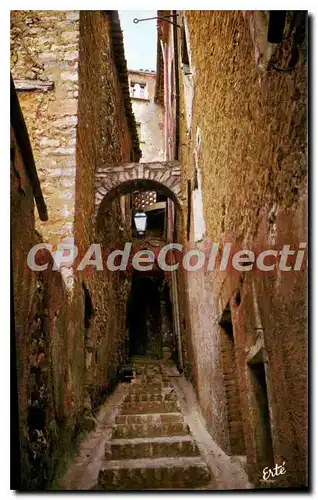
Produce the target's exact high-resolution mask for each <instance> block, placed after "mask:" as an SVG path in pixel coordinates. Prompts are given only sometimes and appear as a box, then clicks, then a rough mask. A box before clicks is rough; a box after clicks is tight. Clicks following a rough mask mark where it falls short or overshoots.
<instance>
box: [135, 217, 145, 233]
mask: <svg viewBox="0 0 318 500" xmlns="http://www.w3.org/2000/svg"><path fill="white" fill-rule="evenodd" d="M134 221H135V226H136V229H137V232H138V233H144V232H145V231H146V226H147V215H146V214H145V213H144V212H136V213H135V215H134Z"/></svg>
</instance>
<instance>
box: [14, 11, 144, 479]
mask: <svg viewBox="0 0 318 500" xmlns="http://www.w3.org/2000/svg"><path fill="white" fill-rule="evenodd" d="M11 22H12V54H11V60H12V74H13V78H14V81H15V85H16V88H19V89H20V90H19V101H20V103H21V107H22V109H23V111H24V115H25V118H26V123H27V128H28V132H29V135H30V140H31V144H32V147H33V151H34V156H35V162H36V166H37V170H38V173H39V177H40V180H41V186H42V189H43V194H44V197H45V200H46V203H47V207H48V212H49V220H48V222H45V223H43V222H42V221H39V220H36V222H34V219H37V214H34V210H33V202H32V198H31V194H30V198H29V197H27V198H24V197H23V193H22V194H21V193H20V189H21V188H20V187H19V182H20V181H19V179H20V177H21V175H20V174H19V175H16V177H15V176H14V171H13V174H12V179H13V180H12V182H14V184H13V185H14V186H15V188H16V190H17V194H16V193H15V195H14V196H15V197H16V198H14V204H13V208H12V211H13V213H14V222H13V223H14V260H15V262H17V264H15V265H14V280H15V291H17V297H16V299H15V300H16V305H17V308H18V312H17V313H16V316H17V325H18V333H17V338H18V346H17V350H18V356H19V363H20V365H19V370H20V373H19V394H20V396H19V398H20V401H19V403H20V408H21V412H22V413H21V414H22V416H21V422H22V423H21V425H22V430H21V432H22V436H23V440H24V441H23V443H26V444H23V446H24V448H25V451H24V455H25V456H26V455H27V454H28V453H29V452H30V453H33V451H30V445H29V444H28V443H29V438H28V437H27V436H26V432H27V431H26V426H27V418H28V412H29V409H28V408H29V407H28V405H29V403H28V402H27V401H28V398H29V395H30V392H32V393H34V394H35V396H34V397H35V399H34V401H35V403H34V404H35V405H38V404H40V405H42V406H43V405H44V406H43V408H44V410H43V412H42V413H41V415H42V416H43V414H44V417H43V418H44V420H45V426H47V425H48V426H49V429H51V420H52V419H53V420H54V419H55V420H56V422H57V423H56V425H55V424H54V422H53V423H52V429H53V430H52V431H46V430H43V431H42V427H41V428H39V430H40V431H41V432H40V434H39V433H37V432H35V431H34V432H35V434H34V433H33V434H32V436H33V435H34V436H35V442H36V447H37V451H36V455H35V456H36V457H37V458H36V460H37V462H36V464H37V465H36V467H35V468H34V471H33V472H32V471H29V465H28V463H27V462H28V458H26V459H25V460H26V462H25V463H24V464H23V470H24V471H25V475H26V479H25V485H26V487H27V488H32V487H36V488H38V487H39V488H43V487H44V486H47V485H48V484H49V483H50V481H51V479H52V477H53V472H57V473H58V471H59V470H60V469H59V468H60V464H58V463H57V462H55V455H54V457H51V458H52V460H51V459H49V457H46V455H45V454H46V452H47V450H49V452H48V453H51V454H57V453H58V454H59V458H60V459H61V461H63V458H64V455H63V450H65V451H67V452H70V450H71V449H72V443H73V441H74V439H73V438H75V436H76V435H78V433H79V431H81V430H83V429H88V428H91V426H92V425H94V420H93V419H92V409H93V410H94V408H95V407H96V406H98V404H99V403H100V402H101V400H102V399H103V398H104V397H105V396H106V395H107V393H108V392H109V391H110V390H111V389H112V387H113V385H114V383H116V381H117V379H116V377H117V368H118V366H119V364H120V363H121V362H122V361H123V358H124V340H125V328H126V302H127V298H128V294H129V291H130V279H129V278H127V279H126V278H125V277H123V276H119V273H113V274H112V273H110V272H108V271H104V272H102V271H96V270H95V269H93V271H92V272H90V271H91V270H92V266H88V267H87V268H86V272H85V273H78V274H77V273H76V272H73V269H72V268H71V267H69V268H65V269H64V271H65V273H64V274H63V277H64V279H65V281H66V284H67V285H68V288H67V293H66V290H65V288H64V287H63V283H62V282H61V275H60V273H58V272H56V271H55V272H52V259H49V256H48V255H47V254H46V253H45V254H44V255H40V256H39V258H43V259H44V261H46V260H47V259H49V260H50V265H49V268H48V271H47V272H43V273H42V274H40V276H39V277H35V275H34V274H32V275H31V276H29V274H28V272H27V273H25V274H24V272H25V269H24V268H25V263H26V255H27V252H28V251H29V250H30V248H31V246H32V245H33V244H34V241H35V239H34V236H32V235H33V233H34V224H36V227H37V229H38V230H39V231H40V232H41V233H42V235H43V239H44V240H45V241H48V242H49V243H51V244H53V249H54V247H55V246H56V245H57V244H58V243H59V242H60V240H61V238H63V237H64V238H65V237H68V242H72V241H74V240H75V244H76V245H77V247H78V252H79V258H82V257H83V256H84V254H85V253H86V251H87V250H88V248H89V246H90V245H91V243H102V244H104V248H111V247H112V246H114V247H115V248H118V247H119V246H120V245H121V243H122V242H123V241H125V240H130V239H131V234H130V230H131V214H130V209H129V206H130V205H129V200H128V199H125V198H121V199H120V198H119V197H118V198H117V199H116V200H114V201H113V203H112V204H109V205H107V204H104V206H103V209H102V210H100V213H99V216H98V219H97V218H96V216H95V211H94V186H95V174H96V171H97V169H98V168H99V167H100V165H101V164H103V163H107V164H117V163H122V162H128V161H131V162H138V160H139V158H140V150H139V147H138V138H137V132H136V125H135V121H134V116H133V114H132V110H131V104H130V100H129V88H128V76H127V68H126V62H125V58H124V49H123V42H122V34H121V30H120V25H119V21H118V14H117V13H116V11H107V12H106V11H84V12H81V13H79V12H77V11H14V12H12V18H11ZM23 179H24V178H23ZM16 184H17V187H16ZM27 195H28V196H29V191H28V192H27ZM16 199H17V201H15V200H16ZM19 217H20V218H19ZM24 220H25V224H21V222H22V221H24ZM39 238H40V239H41V237H40V236H39ZM73 238H74V240H73ZM20 240H21V241H20ZM78 263H79V261H78V262H77V263H76V265H75V268H76V266H77V264H78ZM34 296H35V298H34V300H33V297H34ZM30 301H31V302H30ZM47 317H48V318H49V319H48V318H47ZM20 322H21V325H20ZM29 323H30V325H31V326H30V329H31V330H32V332H33V333H34V339H33V337H32V338H31V333H30V335H26V333H25V332H26V331H27V332H28V328H29V326H28V325H29ZM31 327H32V328H31ZM20 330H21V332H22V333H19V332H20ZM32 335H33V334H32ZM20 337H21V340H20ZM22 337H23V339H22ZM43 339H44V340H43ZM33 340H34V346H33V344H32V342H33ZM43 342H44V344H43ZM29 344H30V345H29ZM31 344H32V346H31ZM43 345H44V347H43ZM31 347H32V349H33V350H32V349H31ZM33 351H34V352H33ZM29 354H30V356H29ZM43 354H44V356H43ZM32 356H33V357H32ZM48 356H50V359H49V360H48ZM34 357H35V360H34V359H33V358H34ZM31 358H32V359H31ZM41 363H42V364H43V366H44V367H45V369H44V368H43V372H45V373H44V375H43V377H42V371H41V370H42V364H41ZM33 364H34V365H35V368H34V370H35V372H34V374H35V375H34V376H33V375H32V377H33V378H32V377H31V378H32V380H31V382H30V377H29V371H30V370H31V369H33V368H32V366H33ZM39 364H41V370H40V368H39V366H38V365H39ZM32 373H33V372H32ZM36 374H38V375H39V376H37V375H36ZM34 378H35V380H33V379H34ZM30 384H31V385H32V384H33V385H32V387H31V385H30ZM34 384H35V385H34ZM33 386H34V387H33ZM43 387H44V398H45V401H44V402H42V400H41V401H39V399H38V398H39V397H40V398H42V395H43ZM47 392H49V395H48V396H47ZM38 393H39V395H38ZM31 399H32V398H31ZM32 404H33V403H32ZM41 418H42V417H41ZM42 420H43V419H42ZM32 425H33V424H32ZM34 425H35V424H34ZM41 425H42V424H41ZM43 425H44V424H43ZM54 425H55V427H54ZM56 428H57V430H56ZM60 428H61V429H63V434H62V431H60ZM45 429H46V427H45ZM42 432H43V433H42ZM49 432H52V433H53V434H52V436H53V437H52V436H51V434H49ZM32 439H33V438H32ZM45 443H46V444H45ZM43 454H44V455H43ZM53 458H54V459H53ZM50 460H51V461H50ZM30 467H31V469H32V467H33V466H32V465H31V466H30ZM48 469H50V470H49V471H48ZM51 469H52V470H51ZM36 474H38V476H37V478H35V479H34V477H35V475H36Z"/></svg>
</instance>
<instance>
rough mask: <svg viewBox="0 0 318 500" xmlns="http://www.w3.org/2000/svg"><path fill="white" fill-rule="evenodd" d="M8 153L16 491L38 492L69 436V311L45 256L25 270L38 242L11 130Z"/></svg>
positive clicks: (27, 183)
mask: <svg viewBox="0 0 318 500" xmlns="http://www.w3.org/2000/svg"><path fill="white" fill-rule="evenodd" d="M11 148H12V149H11V171H10V173H11V176H10V177H11V230H12V233H11V234H12V273H13V290H12V292H13V296H14V302H13V306H14V318H15V336H16V356H17V375H18V405H19V408H18V409H19V419H20V447H21V450H20V453H21V469H22V477H21V485H20V486H21V487H22V489H43V488H45V487H47V486H48V485H49V484H50V482H51V480H52V478H53V476H54V473H55V472H56V470H57V467H58V466H59V461H60V459H61V458H62V457H63V455H64V454H65V453H66V451H68V447H69V445H70V441H71V438H72V434H73V430H74V426H73V424H72V421H73V408H72V393H71V389H70V385H69V378H68V356H67V344H68V324H69V316H68V313H69V309H68V302H67V295H66V291H65V287H64V283H63V280H62V277H61V275H60V273H58V272H52V264H53V261H52V257H50V255H49V252H47V251H42V252H39V253H38V254H37V258H36V263H37V264H44V263H46V262H48V263H49V265H48V269H47V270H46V271H41V272H35V271H32V270H31V269H29V267H28V266H27V255H28V252H29V250H30V249H31V248H32V246H33V245H35V244H36V243H40V241H41V240H40V238H39V235H38V233H37V232H36V230H35V217H34V202H33V192H32V187H31V184H30V181H29V178H28V175H27V172H26V169H25V164H24V161H23V158H22V155H21V151H20V149H19V147H18V145H17V142H16V139H15V135H14V132H13V130H12V131H11ZM14 354H15V353H14ZM12 383H13V381H12ZM17 481H19V478H17Z"/></svg>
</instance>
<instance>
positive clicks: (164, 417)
mask: <svg viewBox="0 0 318 500" xmlns="http://www.w3.org/2000/svg"><path fill="white" fill-rule="evenodd" d="M168 422H170V423H183V422H184V419H183V415H182V414H181V413H179V412H171V413H141V414H138V413H132V414H130V415H117V416H116V424H146V423H148V424H149V423H150V424H151V423H154V424H156V425H159V426H160V425H162V424H164V423H168Z"/></svg>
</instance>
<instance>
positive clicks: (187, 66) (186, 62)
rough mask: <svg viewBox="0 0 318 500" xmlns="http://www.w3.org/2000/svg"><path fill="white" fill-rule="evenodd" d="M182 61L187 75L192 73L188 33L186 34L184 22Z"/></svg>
mask: <svg viewBox="0 0 318 500" xmlns="http://www.w3.org/2000/svg"><path fill="white" fill-rule="evenodd" d="M181 61H182V66H183V71H184V73H185V74H186V75H188V74H190V73H191V71H190V61H189V52H188V43H187V35H186V31H185V27H184V24H182V28H181Z"/></svg>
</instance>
